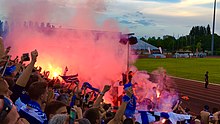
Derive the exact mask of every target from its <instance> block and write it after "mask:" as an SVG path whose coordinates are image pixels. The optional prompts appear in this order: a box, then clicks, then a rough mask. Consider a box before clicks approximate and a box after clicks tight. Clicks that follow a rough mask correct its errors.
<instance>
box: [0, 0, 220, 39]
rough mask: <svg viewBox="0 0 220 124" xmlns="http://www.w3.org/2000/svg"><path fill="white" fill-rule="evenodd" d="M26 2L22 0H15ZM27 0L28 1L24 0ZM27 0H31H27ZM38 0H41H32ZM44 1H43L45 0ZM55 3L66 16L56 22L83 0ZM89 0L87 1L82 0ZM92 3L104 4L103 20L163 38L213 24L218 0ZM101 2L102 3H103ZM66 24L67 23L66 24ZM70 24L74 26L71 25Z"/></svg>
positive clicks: (100, 11) (219, 18)
mask: <svg viewBox="0 0 220 124" xmlns="http://www.w3.org/2000/svg"><path fill="white" fill-rule="evenodd" d="M1 1H5V0H0V18H3V17H6V16H7V15H5V13H4V12H5V11H4V10H3V11H1V8H2V7H1V5H3V4H2V3H1ZM11 1H22V0H11ZM23 1H25V0H23ZM26 1H27V0H26ZM29 1H37V0H29ZM41 1H43V0H41ZM48 1H50V3H52V4H53V5H57V6H59V11H58V10H57V12H54V13H53V14H52V15H55V13H56V14H58V15H63V14H65V15H66V16H65V17H63V18H56V17H57V16H54V17H52V16H51V19H50V20H49V21H50V22H52V23H55V24H61V25H62V21H63V22H65V20H67V19H68V18H69V17H71V16H72V15H73V13H71V12H72V11H73V9H74V8H76V7H77V5H76V4H77V3H78V1H79V0H62V1H61V0H48ZM81 1H85V0H81ZM90 1H92V2H90V4H94V3H95V4H97V6H99V7H100V6H102V7H101V8H99V9H98V10H97V13H98V14H99V15H101V16H102V17H101V18H100V20H106V19H109V18H112V19H115V20H116V21H117V22H118V24H119V25H120V27H121V28H122V29H127V30H129V32H134V33H135V34H136V35H137V36H140V37H142V36H143V37H152V36H156V37H162V36H163V35H173V36H175V37H178V36H181V35H186V34H188V33H189V30H190V29H191V27H192V26H207V25H208V24H210V26H211V27H212V16H213V1H214V0H90ZM99 2H101V4H100V3H99ZM219 3H220V0H217V13H216V28H215V31H216V33H218V34H220V5H219ZM103 6H104V7H103ZM64 24H66V23H64ZM68 26H70V27H71V25H70V24H69V25H68Z"/></svg>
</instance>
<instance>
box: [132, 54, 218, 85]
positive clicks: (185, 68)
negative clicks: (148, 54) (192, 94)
mask: <svg viewBox="0 0 220 124" xmlns="http://www.w3.org/2000/svg"><path fill="white" fill-rule="evenodd" d="M135 66H137V68H138V69H139V70H147V71H148V72H152V71H153V70H156V69H158V67H163V68H164V69H166V70H167V73H168V74H169V75H172V76H176V77H182V78H187V79H193V80H199V81H204V75H205V72H206V71H209V82H210V83H216V84H220V58H178V59H176V58H166V59H150V58H149V59H138V60H137V62H136V63H135Z"/></svg>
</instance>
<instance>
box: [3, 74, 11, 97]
mask: <svg viewBox="0 0 220 124" xmlns="http://www.w3.org/2000/svg"><path fill="white" fill-rule="evenodd" d="M11 94H12V91H11V90H10V89H9V85H8V83H7V82H6V81H5V80H4V79H2V78H0V95H4V96H7V97H10V95H11Z"/></svg>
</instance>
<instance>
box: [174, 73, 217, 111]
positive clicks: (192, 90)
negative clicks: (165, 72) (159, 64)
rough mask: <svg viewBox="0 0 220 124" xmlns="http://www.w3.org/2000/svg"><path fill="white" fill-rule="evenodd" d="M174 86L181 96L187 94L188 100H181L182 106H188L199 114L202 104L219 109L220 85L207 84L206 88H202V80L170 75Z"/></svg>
mask: <svg viewBox="0 0 220 124" xmlns="http://www.w3.org/2000/svg"><path fill="white" fill-rule="evenodd" d="M171 78H172V79H173V81H174V84H175V85H176V86H175V87H176V88H177V91H178V92H179V95H180V97H181V96H188V97H189V100H183V103H182V105H181V106H182V107H188V108H190V110H191V112H193V113H195V114H199V113H200V111H201V110H202V109H203V106H204V105H208V106H209V108H210V109H209V110H210V111H212V108H213V107H217V108H218V109H219V110H220V85H214V84H209V85H208V89H206V88H204V82H198V81H194V80H188V79H182V78H177V77H171Z"/></svg>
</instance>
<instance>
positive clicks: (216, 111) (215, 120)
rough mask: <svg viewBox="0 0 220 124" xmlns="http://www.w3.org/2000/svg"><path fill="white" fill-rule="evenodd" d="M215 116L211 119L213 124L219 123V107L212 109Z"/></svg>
mask: <svg viewBox="0 0 220 124" xmlns="http://www.w3.org/2000/svg"><path fill="white" fill-rule="evenodd" d="M212 113H213V118H212V120H210V121H211V122H212V123H213V124H219V117H220V111H219V109H218V108H213V109H212Z"/></svg>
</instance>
